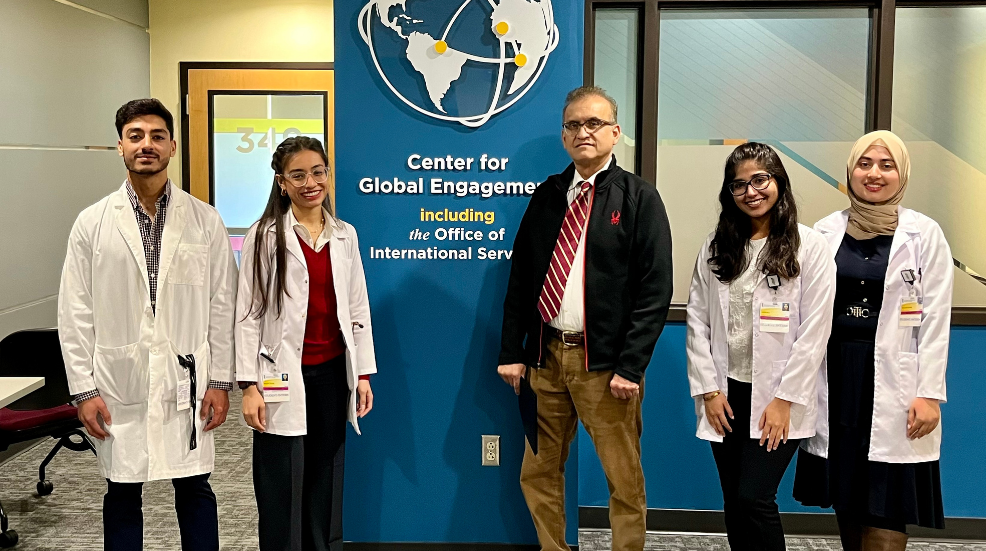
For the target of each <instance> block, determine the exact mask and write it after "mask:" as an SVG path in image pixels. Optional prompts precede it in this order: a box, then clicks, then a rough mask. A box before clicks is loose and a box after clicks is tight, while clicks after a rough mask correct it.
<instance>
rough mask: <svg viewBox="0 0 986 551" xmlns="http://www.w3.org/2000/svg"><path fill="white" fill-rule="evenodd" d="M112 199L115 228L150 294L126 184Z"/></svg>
mask: <svg viewBox="0 0 986 551" xmlns="http://www.w3.org/2000/svg"><path fill="white" fill-rule="evenodd" d="M123 185H124V188H121V189H120V191H118V192H117V194H116V197H115V198H114V202H115V203H114V205H113V208H115V209H116V210H117V213H116V227H117V229H118V230H119V231H120V235H121V236H123V240H124V241H125V242H126V243H127V247H128V248H129V249H130V254H131V255H132V256H133V259H134V261H135V262H136V263H137V268H138V271H139V272H140V277H141V279H142V280H143V281H144V288H145V289H146V290H147V292H148V294H149V293H150V292H151V286H150V283H149V282H148V281H147V258H146V257H145V256H144V240H143V239H142V238H141V237H140V228H138V227H137V216H136V215H135V214H134V209H133V205H132V204H131V203H130V198H129V197H128V196H127V191H126V189H125V188H126V185H127V184H126V183H124V184H123Z"/></svg>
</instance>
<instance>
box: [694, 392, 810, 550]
mask: <svg viewBox="0 0 986 551" xmlns="http://www.w3.org/2000/svg"><path fill="white" fill-rule="evenodd" d="M752 389H753V385H751V384H749V383H741V382H739V381H735V380H733V379H729V392H728V395H729V406H730V407H731V408H732V410H733V415H734V416H735V419H730V420H729V426H730V427H732V429H733V432H728V431H727V432H726V436H725V438H724V439H723V442H722V443H718V442H713V443H712V455H713V456H714V457H715V460H716V467H717V468H718V469H719V483H720V484H721V485H722V500H723V512H724V514H725V517H726V536H727V537H728V539H729V548H730V549H732V550H733V551H739V550H748V549H764V550H774V549H779V550H783V549H785V546H784V528H783V527H782V526H781V515H780V513H779V512H778V510H777V486H778V485H780V483H781V478H783V477H784V471H786V470H787V467H788V465H790V463H791V459H792V458H793V457H794V452H795V451H797V449H798V442H799V441H798V440H788V441H787V443H786V444H783V443H782V444H781V445H780V446H779V447H778V448H777V449H776V450H774V451H771V452H768V451H767V444H764V445H763V446H762V447H761V446H760V435H759V433H758V434H756V435H752V434H749V428H748V427H749V426H750V394H751V391H752ZM758 421H759V419H758ZM752 436H756V439H754V438H751V437H752Z"/></svg>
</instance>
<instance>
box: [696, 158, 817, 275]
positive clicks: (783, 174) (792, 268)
mask: <svg viewBox="0 0 986 551" xmlns="http://www.w3.org/2000/svg"><path fill="white" fill-rule="evenodd" d="M746 161H753V162H755V163H756V164H757V167H758V168H760V169H761V170H765V171H767V172H769V173H770V174H771V176H773V178H774V181H775V182H776V183H777V202H776V203H775V204H774V208H773V209H771V211H770V233H769V234H768V236H767V244H766V246H765V247H764V250H763V253H761V255H760V258H759V260H758V262H759V265H758V269H759V270H760V271H762V272H764V273H767V274H777V275H778V276H780V277H782V278H784V279H793V278H795V277H798V275H799V274H800V273H801V266H800V265H799V264H798V250H799V249H800V248H801V234H800V233H799V232H798V206H797V204H796V202H795V199H794V192H792V191H791V180H790V178H788V175H787V171H786V170H785V169H784V164H783V163H782V162H781V158H780V157H779V156H778V155H777V152H776V151H774V150H773V149H772V148H771V147H770V146H768V145H766V144H762V143H758V142H749V143H745V144H743V145H740V146H739V147H737V148H736V149H734V150H733V152H732V154H730V155H729V158H728V159H726V169H725V175H724V177H723V180H722V189H721V190H720V191H719V205H720V207H721V210H720V212H719V224H718V225H717V226H716V234H715V237H714V238H713V239H712V243H711V244H709V264H710V265H711V266H712V272H713V273H714V274H715V275H716V278H718V279H719V281H721V282H723V283H729V282H730V281H732V280H734V279H736V278H737V277H738V276H739V275H740V274H742V273H743V272H744V271H745V270H746V269H747V267H748V266H749V264H750V262H751V260H752V259H750V258H747V245H748V244H749V243H750V235H751V233H752V232H753V224H752V223H751V222H750V217H749V216H748V215H747V214H746V213H744V212H743V211H741V210H740V208H739V207H738V206H736V201H735V200H734V199H733V194H732V193H731V192H730V190H729V184H730V183H732V181H733V180H734V179H736V169H737V167H739V165H740V164H742V163H744V162H746Z"/></svg>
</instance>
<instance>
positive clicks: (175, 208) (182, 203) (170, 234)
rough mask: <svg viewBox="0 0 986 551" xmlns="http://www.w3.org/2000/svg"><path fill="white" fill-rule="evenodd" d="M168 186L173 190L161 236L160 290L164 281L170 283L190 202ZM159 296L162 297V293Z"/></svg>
mask: <svg viewBox="0 0 986 551" xmlns="http://www.w3.org/2000/svg"><path fill="white" fill-rule="evenodd" d="M168 185H170V186H172V188H171V199H170V201H169V204H168V211H167V214H166V216H165V217H164V233H163V234H162V236H161V265H160V266H159V267H158V279H157V280H158V285H159V287H158V288H159V289H160V285H161V282H162V281H168V270H169V269H170V268H171V262H172V260H174V257H175V252H177V250H178V243H179V242H181V234H182V233H183V232H184V231H185V214H186V212H185V210H186V207H187V201H188V198H187V197H186V196H185V194H184V193H183V192H182V191H181V190H179V189H177V188H176V187H174V185H173V184H171V183H169V184H168ZM158 294H159V296H160V291H158Z"/></svg>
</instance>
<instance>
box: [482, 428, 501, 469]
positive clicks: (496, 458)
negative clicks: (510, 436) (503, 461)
mask: <svg viewBox="0 0 986 551" xmlns="http://www.w3.org/2000/svg"><path fill="white" fill-rule="evenodd" d="M483 466H484V467H499V466H500V436H499V435H490V434H484V435H483Z"/></svg>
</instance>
